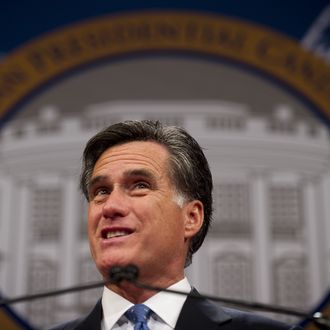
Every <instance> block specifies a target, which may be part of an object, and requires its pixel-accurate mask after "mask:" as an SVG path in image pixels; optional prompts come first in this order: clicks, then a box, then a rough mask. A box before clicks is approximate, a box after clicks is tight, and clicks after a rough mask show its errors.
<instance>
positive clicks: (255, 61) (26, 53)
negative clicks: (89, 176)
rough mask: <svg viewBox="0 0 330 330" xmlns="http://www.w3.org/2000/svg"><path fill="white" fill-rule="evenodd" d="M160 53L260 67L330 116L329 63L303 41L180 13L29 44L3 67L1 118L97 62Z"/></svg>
mask: <svg viewBox="0 0 330 330" xmlns="http://www.w3.org/2000/svg"><path fill="white" fill-rule="evenodd" d="M160 54H162V55H164V56H166V55H173V56H174V55H176V56H179V55H180V56H181V58H182V57H191V56H197V57H199V58H203V59H213V60H220V61H225V62H227V64H228V63H231V64H234V65H236V66H237V65H240V66H241V68H244V69H247V68H248V69H252V71H253V72H254V73H256V72H258V73H261V74H263V75H264V76H265V77H268V78H269V79H271V80H275V81H277V82H280V84H282V86H285V87H286V88H288V89H289V90H290V92H293V93H294V94H296V95H298V97H300V98H302V99H303V100H304V101H307V103H309V105H311V108H312V109H314V110H315V109H316V112H317V113H318V114H320V115H321V116H323V117H324V118H327V117H328V116H329V112H330V110H329V109H330V96H329V95H330V68H329V65H327V64H326V63H325V62H324V61H323V60H322V59H320V58H318V57H316V56H315V55H313V54H312V53H311V52H308V51H307V50H305V49H303V48H302V47H301V46H300V45H299V44H298V43H297V42H296V41H295V40H293V39H290V38H288V37H287V36H284V35H282V34H279V33H276V32H274V31H272V30H270V29H268V28H265V27H263V26H258V25H255V24H253V23H251V22H245V21H241V20H238V19H233V18H228V17H223V16H219V15H212V14H207V15H206V14H200V13H194V12H173V11H170V12H165V11H162V12H151V11H148V12H135V13H131V14H127V13H125V14H118V15H112V16H104V17H97V18H95V19H92V20H89V21H84V22H80V23H77V24H74V25H70V26H66V27H63V28H61V29H58V30H55V31H54V32H52V33H48V34H45V35H43V36H41V37H39V38H36V39H34V40H32V41H30V42H28V43H27V44H25V45H23V46H22V47H21V48H19V49H17V50H15V51H14V52H13V53H11V54H10V55H9V56H8V57H7V58H6V59H5V60H4V61H3V63H2V64H1V66H0V115H1V117H2V119H3V121H6V120H8V118H10V117H11V116H13V115H14V114H15V113H16V112H17V111H18V109H20V108H21V105H22V104H24V101H25V100H26V99H28V98H31V97H32V98H34V97H38V94H39V91H43V90H44V89H45V86H47V85H49V84H51V83H53V84H54V83H56V82H57V83H58V84H61V83H62V82H63V81H64V80H65V79H66V78H67V77H69V76H70V75H79V74H80V72H82V71H83V69H86V68H88V67H90V66H92V65H96V64H98V65H99V66H100V65H104V64H108V63H109V61H110V62H111V61H114V60H116V62H117V63H118V62H119V61H120V59H123V58H124V57H130V58H136V57H140V58H141V57H143V56H149V57H150V56H154V55H160ZM174 74H175V72H174ZM142 78H143V79H144V78H145V77H141V80H140V81H142ZM109 80H110V81H111V75H110V76H109ZM174 80H175V79H174ZM241 92H242V93H244V91H241ZM164 93H165V94H166V92H164ZM191 94H192V93H191ZM149 96H150V97H151V98H152V97H153V95H152V94H150V95H149ZM113 97H115V96H113ZM128 97H129V95H128Z"/></svg>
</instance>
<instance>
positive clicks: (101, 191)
mask: <svg viewBox="0 0 330 330" xmlns="http://www.w3.org/2000/svg"><path fill="white" fill-rule="evenodd" d="M108 193H109V190H108V189H106V188H99V189H96V190H95V192H94V196H102V195H106V194H108Z"/></svg>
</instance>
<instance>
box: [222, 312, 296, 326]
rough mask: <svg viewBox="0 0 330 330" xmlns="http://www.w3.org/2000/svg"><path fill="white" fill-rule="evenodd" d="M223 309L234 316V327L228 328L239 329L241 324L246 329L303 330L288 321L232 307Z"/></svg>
mask: <svg viewBox="0 0 330 330" xmlns="http://www.w3.org/2000/svg"><path fill="white" fill-rule="evenodd" d="M222 309H223V311H224V312H225V313H226V314H228V315H230V316H231V317H232V321H231V323H232V327H228V329H236V328H237V329H239V327H240V326H244V329H251V330H252V329H258V330H270V329H272V330H301V328H300V327H299V326H292V325H288V324H286V323H283V322H280V321H276V320H273V319H271V318H267V317H263V316H260V315H258V314H255V313H250V312H244V311H241V310H237V309H232V308H222ZM224 329H225V328H224Z"/></svg>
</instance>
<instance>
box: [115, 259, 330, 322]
mask: <svg viewBox="0 0 330 330" xmlns="http://www.w3.org/2000/svg"><path fill="white" fill-rule="evenodd" d="M138 276H139V269H138V267H137V266H135V265H133V264H131V265H128V266H123V267H122V266H116V267H113V268H111V269H110V273H109V280H110V283H115V284H119V283H120V282H121V281H123V280H126V281H129V282H131V283H133V284H134V285H135V286H136V287H138V288H141V289H146V290H151V291H157V292H161V291H163V292H168V293H174V294H180V295H185V296H189V297H192V298H195V299H209V300H212V301H215V302H221V303H224V304H227V305H233V306H238V307H245V308H250V309H254V310H259V311H264V312H272V313H278V314H286V315H291V316H298V317H302V318H305V319H307V320H310V321H313V322H314V323H315V324H316V325H317V326H318V327H320V329H330V319H329V318H328V317H326V316H324V315H323V314H322V313H320V312H316V313H314V314H309V313H306V312H304V311H300V310H297V309H291V308H287V307H282V306H276V305H269V304H263V303H258V302H248V301H245V300H240V299H229V298H222V297H217V296H211V295H205V294H199V293H198V292H197V291H192V292H190V293H187V292H183V291H177V290H171V289H166V288H162V287H157V286H152V285H148V284H145V283H141V282H139V281H138V280H137V279H138Z"/></svg>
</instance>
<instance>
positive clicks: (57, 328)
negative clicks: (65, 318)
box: [49, 317, 83, 330]
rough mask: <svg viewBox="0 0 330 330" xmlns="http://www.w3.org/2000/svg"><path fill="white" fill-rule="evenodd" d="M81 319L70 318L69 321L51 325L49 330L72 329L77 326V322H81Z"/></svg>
mask: <svg viewBox="0 0 330 330" xmlns="http://www.w3.org/2000/svg"><path fill="white" fill-rule="evenodd" d="M82 320H83V318H82V317H81V318H79V319H76V320H72V321H69V322H65V323H62V324H58V325H55V326H53V327H51V328H50V329H49V330H73V329H75V328H76V327H77V325H78V324H80V323H81V322H82Z"/></svg>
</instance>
